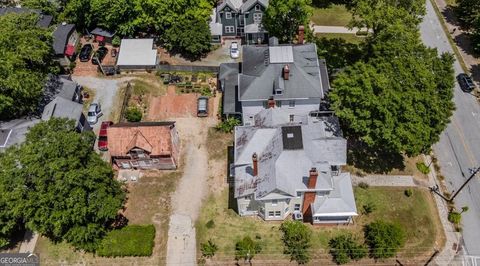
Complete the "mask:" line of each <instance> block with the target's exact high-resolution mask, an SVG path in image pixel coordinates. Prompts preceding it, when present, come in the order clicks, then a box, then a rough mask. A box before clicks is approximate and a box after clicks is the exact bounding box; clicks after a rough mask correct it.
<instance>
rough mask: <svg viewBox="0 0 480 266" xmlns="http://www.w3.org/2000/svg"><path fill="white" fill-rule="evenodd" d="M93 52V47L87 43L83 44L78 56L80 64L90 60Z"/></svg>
mask: <svg viewBox="0 0 480 266" xmlns="http://www.w3.org/2000/svg"><path fill="white" fill-rule="evenodd" d="M92 51H93V46H92V45H91V44H89V43H87V44H85V45H84V46H83V47H82V50H80V55H79V56H78V57H79V58H80V62H88V60H90V56H91V55H92Z"/></svg>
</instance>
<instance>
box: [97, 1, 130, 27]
mask: <svg viewBox="0 0 480 266" xmlns="http://www.w3.org/2000/svg"><path fill="white" fill-rule="evenodd" d="M90 12H91V13H92V14H101V15H99V16H93V17H92V20H93V23H94V24H96V25H97V26H100V27H103V28H105V29H109V30H113V31H117V33H118V34H121V35H130V34H132V33H133V32H132V30H133V29H132V28H131V27H130V26H129V25H128V24H129V23H130V21H131V20H132V18H133V16H134V15H135V8H134V2H133V1H130V0H117V1H110V0H90Z"/></svg>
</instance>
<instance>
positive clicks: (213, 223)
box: [205, 220, 215, 229]
mask: <svg viewBox="0 0 480 266" xmlns="http://www.w3.org/2000/svg"><path fill="white" fill-rule="evenodd" d="M205 226H206V227H207V228H208V229H212V228H213V227H215V222H214V221H213V220H209V221H208V222H207V223H206V224H205Z"/></svg>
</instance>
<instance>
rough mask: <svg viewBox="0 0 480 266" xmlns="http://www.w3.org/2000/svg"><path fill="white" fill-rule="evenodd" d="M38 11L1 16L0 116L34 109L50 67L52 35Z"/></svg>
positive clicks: (0, 117) (8, 116)
mask: <svg viewBox="0 0 480 266" xmlns="http://www.w3.org/2000/svg"><path fill="white" fill-rule="evenodd" d="M37 21H38V15H36V14H6V15H3V16H0V25H2V26H1V27H0V55H1V56H0V119H4V118H10V117H15V116H18V115H22V114H25V113H28V112H29V111H33V110H34V109H35V108H36V106H37V103H38V101H39V99H40V97H41V95H42V89H43V86H44V84H45V80H46V77H47V73H48V72H49V71H50V70H51V69H50V66H51V62H52V61H51V55H52V53H51V51H52V50H51V49H52V45H51V44H52V36H51V32H49V30H48V29H43V28H40V27H37V26H36V24H37Z"/></svg>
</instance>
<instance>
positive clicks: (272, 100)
mask: <svg viewBox="0 0 480 266" xmlns="http://www.w3.org/2000/svg"><path fill="white" fill-rule="evenodd" d="M267 105H268V108H274V107H275V100H274V99H273V98H270V99H268V102H267Z"/></svg>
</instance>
